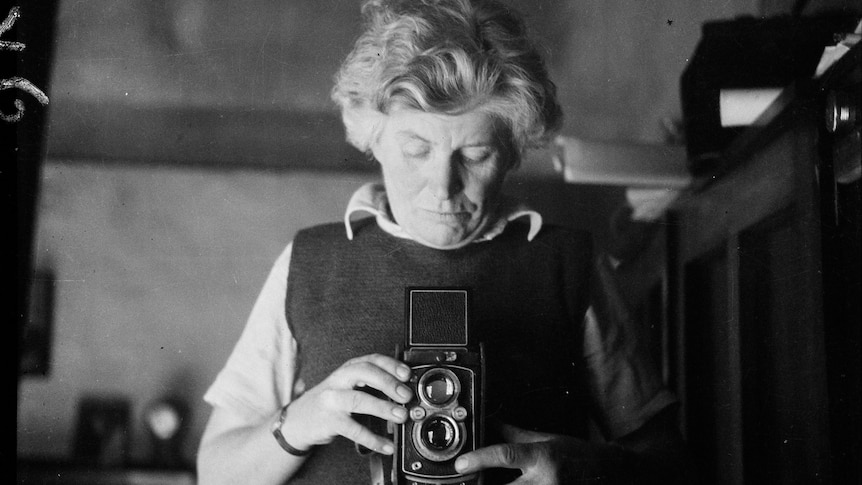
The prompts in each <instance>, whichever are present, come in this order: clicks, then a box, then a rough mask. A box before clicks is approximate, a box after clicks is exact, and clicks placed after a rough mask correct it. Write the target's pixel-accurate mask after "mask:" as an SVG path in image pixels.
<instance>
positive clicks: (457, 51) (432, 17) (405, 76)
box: [332, 0, 562, 162]
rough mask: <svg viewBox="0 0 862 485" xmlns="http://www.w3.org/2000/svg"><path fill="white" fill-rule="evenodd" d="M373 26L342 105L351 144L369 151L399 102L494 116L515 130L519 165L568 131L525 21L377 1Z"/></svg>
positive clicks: (348, 73) (371, 7) (340, 95)
mask: <svg viewBox="0 0 862 485" xmlns="http://www.w3.org/2000/svg"><path fill="white" fill-rule="evenodd" d="M362 15H363V19H364V24H365V30H364V32H363V33H362V34H361V35H360V37H359V39H357V41H356V44H355V45H354V48H353V51H352V52H351V53H350V54H349V55H348V56H347V59H345V61H344V63H343V64H342V66H341V69H340V71H339V72H338V74H337V76H336V81H335V87H334V88H333V90H332V99H333V100H334V101H335V102H336V103H337V104H338V105H339V107H340V108H341V113H342V118H343V120H344V124H345V128H346V130H347V139H348V141H350V142H351V143H352V144H353V145H354V146H355V147H356V148H358V149H359V150H362V151H365V152H368V151H369V150H370V147H371V144H372V143H373V141H374V138H375V137H376V134H377V132H378V127H379V125H380V121H381V119H382V117H384V116H385V115H386V114H388V113H389V112H390V110H391V109H393V108H394V107H396V106H399V107H407V108H412V109H418V110H422V111H426V112H433V113H441V114H452V115H455V114H460V113H464V112H466V111H470V110H473V109H478V110H481V111H485V112H487V113H489V114H490V115H491V116H493V117H494V118H495V119H496V120H497V121H498V122H500V123H501V124H502V126H503V127H504V128H505V129H506V130H507V132H508V133H507V135H508V136H509V137H510V138H511V143H512V145H513V147H512V148H514V149H515V152H516V153H515V155H516V156H515V162H517V161H519V160H520V155H521V154H522V153H523V151H524V150H525V149H526V148H528V147H531V146H537V145H541V144H542V143H544V142H546V141H547V139H548V138H549V136H550V135H551V134H552V133H553V132H554V131H555V130H557V129H558V128H559V126H560V124H561V119H562V111H561V109H560V106H559V104H558V103H557V100H556V86H555V85H554V83H553V82H551V80H550V79H549V77H548V72H547V69H546V67H545V63H544V61H543V59H542V57H541V55H539V52H538V50H537V49H536V47H535V46H534V45H533V44H532V43H531V42H530V40H529V39H528V37H527V32H526V28H525V25H524V22H523V21H522V19H521V18H520V17H519V16H518V14H516V13H515V12H514V11H513V10H511V9H510V8H509V7H507V6H505V5H503V4H501V3H499V2H497V1H495V0H472V1H471V0H368V1H366V2H365V3H364V5H363V7H362Z"/></svg>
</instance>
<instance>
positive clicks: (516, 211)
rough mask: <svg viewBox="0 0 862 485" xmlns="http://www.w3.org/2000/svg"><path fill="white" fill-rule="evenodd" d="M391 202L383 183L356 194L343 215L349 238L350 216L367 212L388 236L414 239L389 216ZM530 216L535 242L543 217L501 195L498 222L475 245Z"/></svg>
mask: <svg viewBox="0 0 862 485" xmlns="http://www.w3.org/2000/svg"><path fill="white" fill-rule="evenodd" d="M388 208H389V200H388V199H387V198H386V189H385V188H384V187H383V184H380V183H373V182H372V183H367V184H365V185H363V186H362V187H360V188H359V190H357V191H356V192H354V193H353V196H352V197H351V198H350V202H349V203H348V204H347V210H346V211H345V213H344V229H345V230H346V231H347V239H350V240H352V239H353V227H352V226H351V224H350V221H351V216H353V214H354V213H356V212H367V213H369V214H371V215H373V216H374V217H375V218H376V220H377V225H379V226H380V228H381V229H383V230H384V231H386V232H387V233H389V234H391V235H393V236H395V237H400V238H402V239H411V240H412V239H413V238H412V237H411V236H410V235H409V234H407V231H405V230H404V229H402V228H401V226H399V225H398V223H397V222H395V220H393V219H392V216H390V215H389V210H388ZM521 217H528V218H529V219H530V231H529V232H528V233H527V240H528V241H532V240H533V238H534V237H536V234H538V233H539V230H540V229H542V215H541V214H539V213H538V212H536V211H535V210H533V209H530V208H529V207H527V205H526V204H524V203H522V202H519V201H517V200H515V199H512V198H510V197H507V196H502V201H501V202H500V206H499V208H498V210H497V215H496V216H495V219H494V220H493V221H492V222H491V224H490V225H489V226H488V228H487V229H486V230H485V232H484V233H483V234H482V235H481V236H479V237H478V238H476V239H475V240H474V242H481V241H490V240H492V239H494V238H495V237H497V236H499V235H500V234H501V233H502V232H503V230H504V229H506V225H507V224H508V223H510V222H512V221H514V220H515V219H519V218H521Z"/></svg>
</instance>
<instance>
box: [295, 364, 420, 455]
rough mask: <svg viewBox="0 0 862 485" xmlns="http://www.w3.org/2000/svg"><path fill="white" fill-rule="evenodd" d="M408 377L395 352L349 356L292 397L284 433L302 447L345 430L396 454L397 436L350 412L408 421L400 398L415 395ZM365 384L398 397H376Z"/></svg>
mask: <svg viewBox="0 0 862 485" xmlns="http://www.w3.org/2000/svg"><path fill="white" fill-rule="evenodd" d="M409 379H410V368H409V367H407V366H406V365H404V364H403V363H401V362H399V361H398V360H396V359H394V358H392V357H387V356H385V355H380V354H370V355H365V356H362V357H357V358H355V359H350V360H348V361H347V362H345V363H344V364H343V365H342V366H341V367H339V368H338V369H336V370H335V371H334V372H333V373H332V374H330V375H329V377H327V378H326V379H325V380H324V381H323V382H321V383H320V384H318V385H316V386H314V387H313V388H311V389H309V390H308V391H307V392H305V393H304V394H302V395H301V396H299V397H298V398H297V399H295V400H294V401H292V402H291V403H290V405H289V406H288V409H287V415H286V417H285V422H284V425H283V426H282V434H283V435H284V438H285V440H287V442H288V443H290V444H291V445H292V446H293V447H294V448H298V449H301V450H302V449H308V448H311V447H312V446H314V445H322V444H326V443H329V442H331V441H332V440H333V439H334V438H335V437H336V436H344V437H345V438H347V439H349V440H351V441H354V442H355V443H357V444H359V445H362V446H364V447H366V448H368V449H370V450H374V451H376V452H378V453H383V454H387V455H391V454H392V453H393V452H394V450H395V448H394V445H393V443H392V441H391V440H389V439H386V438H384V437H382V436H378V435H376V434H374V433H373V432H371V431H370V430H369V429H368V428H366V427H365V426H363V425H361V424H359V423H358V422H356V420H354V419H353V418H352V417H351V414H354V413H356V414H363V415H368V416H375V417H378V418H380V419H383V420H386V421H390V422H393V423H396V424H400V423H403V422H404V421H406V420H407V409H405V408H404V406H401V405H399V404H398V403H402V404H404V403H407V402H409V401H410V398H411V397H412V395H413V392H412V391H411V390H410V388H409V387H408V386H406V385H404V383H405V382H407V381H408V380H409ZM363 387H368V388H372V389H376V390H378V391H380V392H382V393H383V394H385V395H386V396H388V397H389V398H390V399H392V401H395V402H391V401H387V400H385V399H381V398H377V397H374V396H372V395H371V394H369V393H367V392H364V391H362V390H361V388H363Z"/></svg>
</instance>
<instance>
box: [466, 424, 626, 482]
mask: <svg viewBox="0 0 862 485" xmlns="http://www.w3.org/2000/svg"><path fill="white" fill-rule="evenodd" d="M501 431H502V434H503V438H504V439H505V441H506V443H503V444H497V445H491V446H487V447H485V448H480V449H478V450H475V451H472V452H470V453H465V454H464V455H463V456H461V457H459V458H458V460H457V461H456V462H455V468H456V469H457V470H458V472H459V473H462V474H467V473H473V472H477V471H480V470H484V469H488V468H510V469H519V470H521V473H522V475H521V476H520V477H518V479H517V480H515V481H514V482H511V483H512V485H528V484H529V485H557V484H569V483H581V482H583V483H593V482H594V481H595V480H602V482H601V483H616V482H614V481H612V480H609V479H612V478H615V477H611V476H608V472H610V473H613V474H617V473H620V471H621V470H619V469H616V470H615V468H617V467H619V466H620V465H622V460H623V455H624V450H623V449H622V448H621V447H617V446H612V445H602V444H593V443H589V442H587V441H584V440H581V439H578V438H573V437H571V436H562V435H555V434H548V433H537V432H533V431H527V430H525V429H521V428H517V427H515V426H509V425H502V429H501Z"/></svg>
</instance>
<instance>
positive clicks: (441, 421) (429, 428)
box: [422, 417, 456, 451]
mask: <svg viewBox="0 0 862 485" xmlns="http://www.w3.org/2000/svg"><path fill="white" fill-rule="evenodd" d="M455 436H456V434H455V425H454V424H453V423H451V422H449V420H447V419H445V418H441V417H436V418H432V419H429V420H428V421H427V422H426V423H425V424H424V425H423V426H422V440H423V441H425V444H426V445H427V446H428V447H429V448H431V449H432V450H438V451H442V450H446V449H448V448H450V447H451V446H452V445H453V444H454V443H455Z"/></svg>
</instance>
